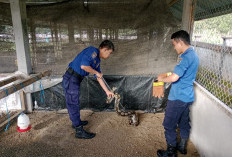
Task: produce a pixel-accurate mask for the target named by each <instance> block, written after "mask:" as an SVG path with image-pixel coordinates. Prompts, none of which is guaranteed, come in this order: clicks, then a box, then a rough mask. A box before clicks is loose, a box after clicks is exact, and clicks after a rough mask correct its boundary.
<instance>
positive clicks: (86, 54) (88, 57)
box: [69, 46, 101, 77]
mask: <svg viewBox="0 0 232 157" xmlns="http://www.w3.org/2000/svg"><path fill="white" fill-rule="evenodd" d="M99 53H100V52H99V50H98V49H97V48H95V47H92V46H91V47H87V48H86V49H84V50H83V51H81V52H80V53H79V54H78V55H77V56H76V58H75V59H74V60H73V61H72V62H71V63H70V64H69V67H70V68H72V69H73V70H74V71H75V72H76V73H78V74H80V75H82V76H87V75H89V73H88V72H86V71H85V70H83V69H81V65H85V66H91V67H92V68H93V69H94V70H96V71H98V72H99V73H101V70H100V62H101V60H100V56H99ZM95 77H96V75H95Z"/></svg>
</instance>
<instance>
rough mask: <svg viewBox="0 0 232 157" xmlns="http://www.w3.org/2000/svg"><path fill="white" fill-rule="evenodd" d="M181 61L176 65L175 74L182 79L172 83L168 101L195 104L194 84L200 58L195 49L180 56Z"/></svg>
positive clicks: (190, 49) (188, 50)
mask: <svg viewBox="0 0 232 157" xmlns="http://www.w3.org/2000/svg"><path fill="white" fill-rule="evenodd" d="M179 59H180V62H179V64H177V65H176V67H175V69H174V71H173V73H175V74H177V75H178V76H179V77H180V78H179V79H178V80H177V81H176V82H173V83H172V87H171V90H170V93H169V96H168V99H169V100H181V101H183V102H193V101H194V91H193V82H194V81H195V78H196V75H197V69H198V66H199V58H198V56H197V54H196V53H195V51H194V50H193V48H189V49H187V50H186V51H185V52H184V53H183V54H181V55H180V57H179Z"/></svg>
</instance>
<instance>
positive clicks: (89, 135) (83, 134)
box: [76, 125, 96, 139]
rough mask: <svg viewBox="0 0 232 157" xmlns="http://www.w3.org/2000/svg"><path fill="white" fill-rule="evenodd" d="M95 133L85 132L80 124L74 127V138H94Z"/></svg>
mask: <svg viewBox="0 0 232 157" xmlns="http://www.w3.org/2000/svg"><path fill="white" fill-rule="evenodd" d="M95 135H96V134H94V133H89V132H86V131H85V130H84V129H83V126H82V125H80V126H78V127H76V138H84V139H91V138H94V137H95Z"/></svg>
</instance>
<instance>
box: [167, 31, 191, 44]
mask: <svg viewBox="0 0 232 157" xmlns="http://www.w3.org/2000/svg"><path fill="white" fill-rule="evenodd" d="M171 39H174V40H175V41H176V42H178V41H179V40H181V41H183V42H184V43H185V44H186V45H190V36H189V34H188V32H186V31H184V30H180V31H177V32H175V33H173V34H172V36H171Z"/></svg>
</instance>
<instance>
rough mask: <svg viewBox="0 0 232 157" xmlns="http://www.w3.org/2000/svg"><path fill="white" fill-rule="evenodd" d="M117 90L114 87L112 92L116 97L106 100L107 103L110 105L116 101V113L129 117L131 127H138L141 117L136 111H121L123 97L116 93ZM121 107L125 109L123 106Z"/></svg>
mask: <svg viewBox="0 0 232 157" xmlns="http://www.w3.org/2000/svg"><path fill="white" fill-rule="evenodd" d="M116 89H117V88H115V87H113V89H112V92H113V93H114V97H111V98H110V97H107V99H106V103H107V104H109V103H111V102H112V101H113V99H115V100H114V109H115V111H116V113H117V114H118V115H120V116H128V120H129V124H130V125H134V126H137V125H138V124H139V115H138V113H136V112H135V111H125V110H121V109H120V105H121V104H120V100H121V97H120V95H119V94H118V93H115V90H116ZM121 107H123V106H122V105H121Z"/></svg>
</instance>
